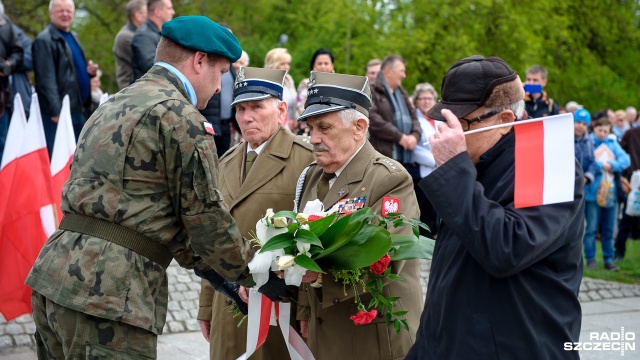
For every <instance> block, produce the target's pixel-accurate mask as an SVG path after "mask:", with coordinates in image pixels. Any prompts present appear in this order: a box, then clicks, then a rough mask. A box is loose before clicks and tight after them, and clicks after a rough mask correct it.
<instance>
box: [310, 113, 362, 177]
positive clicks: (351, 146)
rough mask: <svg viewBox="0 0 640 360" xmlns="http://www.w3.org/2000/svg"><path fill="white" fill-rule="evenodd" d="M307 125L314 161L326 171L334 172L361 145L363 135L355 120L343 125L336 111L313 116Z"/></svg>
mask: <svg viewBox="0 0 640 360" xmlns="http://www.w3.org/2000/svg"><path fill="white" fill-rule="evenodd" d="M363 121H364V120H363ZM307 126H308V127H309V130H311V138H310V140H309V142H310V143H311V145H313V152H314V153H315V155H316V162H317V163H318V165H320V167H321V168H322V169H323V170H324V171H325V172H327V173H334V172H336V171H337V170H338V169H339V168H340V167H341V166H342V165H344V164H345V163H346V162H347V160H349V158H351V156H352V155H353V154H354V153H355V152H356V150H358V148H359V147H360V145H362V136H364V135H363V132H362V130H360V129H359V128H358V125H357V122H355V121H354V122H352V123H350V124H348V125H346V126H345V124H344V122H343V121H342V118H340V115H338V112H335V111H334V112H331V113H328V114H322V115H318V116H313V117H311V118H309V119H307ZM365 131H366V127H365Z"/></svg>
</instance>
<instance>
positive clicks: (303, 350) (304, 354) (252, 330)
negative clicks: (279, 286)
mask: <svg viewBox="0 0 640 360" xmlns="http://www.w3.org/2000/svg"><path fill="white" fill-rule="evenodd" d="M248 317H249V319H248V322H247V352H246V353H244V354H242V355H241V356H240V357H239V358H238V359H237V360H246V359H248V358H249V357H250V356H251V355H252V354H253V353H254V352H255V351H256V349H258V348H259V347H260V346H262V344H264V342H265V340H267V334H268V333H269V327H270V326H278V324H279V325H280V330H281V331H282V336H283V337H284V340H285V342H286V343H287V349H289V356H291V359H292V360H315V358H314V357H313V354H311V350H309V347H307V344H306V343H305V342H304V340H302V338H301V337H300V335H298V333H297V332H296V331H295V329H294V328H293V327H292V326H291V325H290V323H289V321H290V319H291V304H289V303H274V302H272V301H271V300H270V299H269V298H267V297H266V296H264V295H262V294H260V293H259V292H257V291H256V290H254V289H249V316H248Z"/></svg>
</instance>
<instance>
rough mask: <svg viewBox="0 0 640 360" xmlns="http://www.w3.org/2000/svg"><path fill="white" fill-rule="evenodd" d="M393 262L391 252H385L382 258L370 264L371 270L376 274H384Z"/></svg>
mask: <svg viewBox="0 0 640 360" xmlns="http://www.w3.org/2000/svg"><path fill="white" fill-rule="evenodd" d="M390 262H391V257H390V256H389V254H385V255H384V256H383V257H381V258H380V260H378V261H376V262H374V263H373V264H371V266H369V271H371V272H372V273H374V274H376V275H382V274H384V272H385V271H386V270H387V268H388V267H389V263H390Z"/></svg>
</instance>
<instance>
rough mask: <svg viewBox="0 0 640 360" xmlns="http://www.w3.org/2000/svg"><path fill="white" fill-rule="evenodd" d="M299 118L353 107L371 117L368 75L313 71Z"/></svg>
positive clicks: (300, 119)
mask: <svg viewBox="0 0 640 360" xmlns="http://www.w3.org/2000/svg"><path fill="white" fill-rule="evenodd" d="M304 106H305V109H304V112H303V113H302V115H300V117H298V121H305V120H307V119H308V118H310V117H312V116H316V115H322V114H327V113H330V112H334V111H340V110H346V109H354V110H357V111H359V112H360V113H362V114H364V115H365V116H366V117H369V109H370V108H371V90H370V88H369V79H368V78H367V77H366V76H356V75H345V74H336V73H327V72H318V71H312V72H311V76H310V77H309V86H308V89H307V102H305V104H304Z"/></svg>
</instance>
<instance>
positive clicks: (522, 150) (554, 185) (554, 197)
mask: <svg viewBox="0 0 640 360" xmlns="http://www.w3.org/2000/svg"><path fill="white" fill-rule="evenodd" d="M512 125H517V126H514V129H515V133H516V146H515V172H516V175H515V189H514V202H515V208H516V209H519V208H525V207H529V206H538V205H547V204H555V203H561V202H566V201H573V197H574V187H575V150H574V144H573V143H574V141H573V138H574V134H573V133H574V131H573V116H572V115H571V114H561V115H555V116H548V117H544V118H542V119H532V120H526V121H522V122H521V124H519V123H518V122H516V123H513V124H512Z"/></svg>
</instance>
